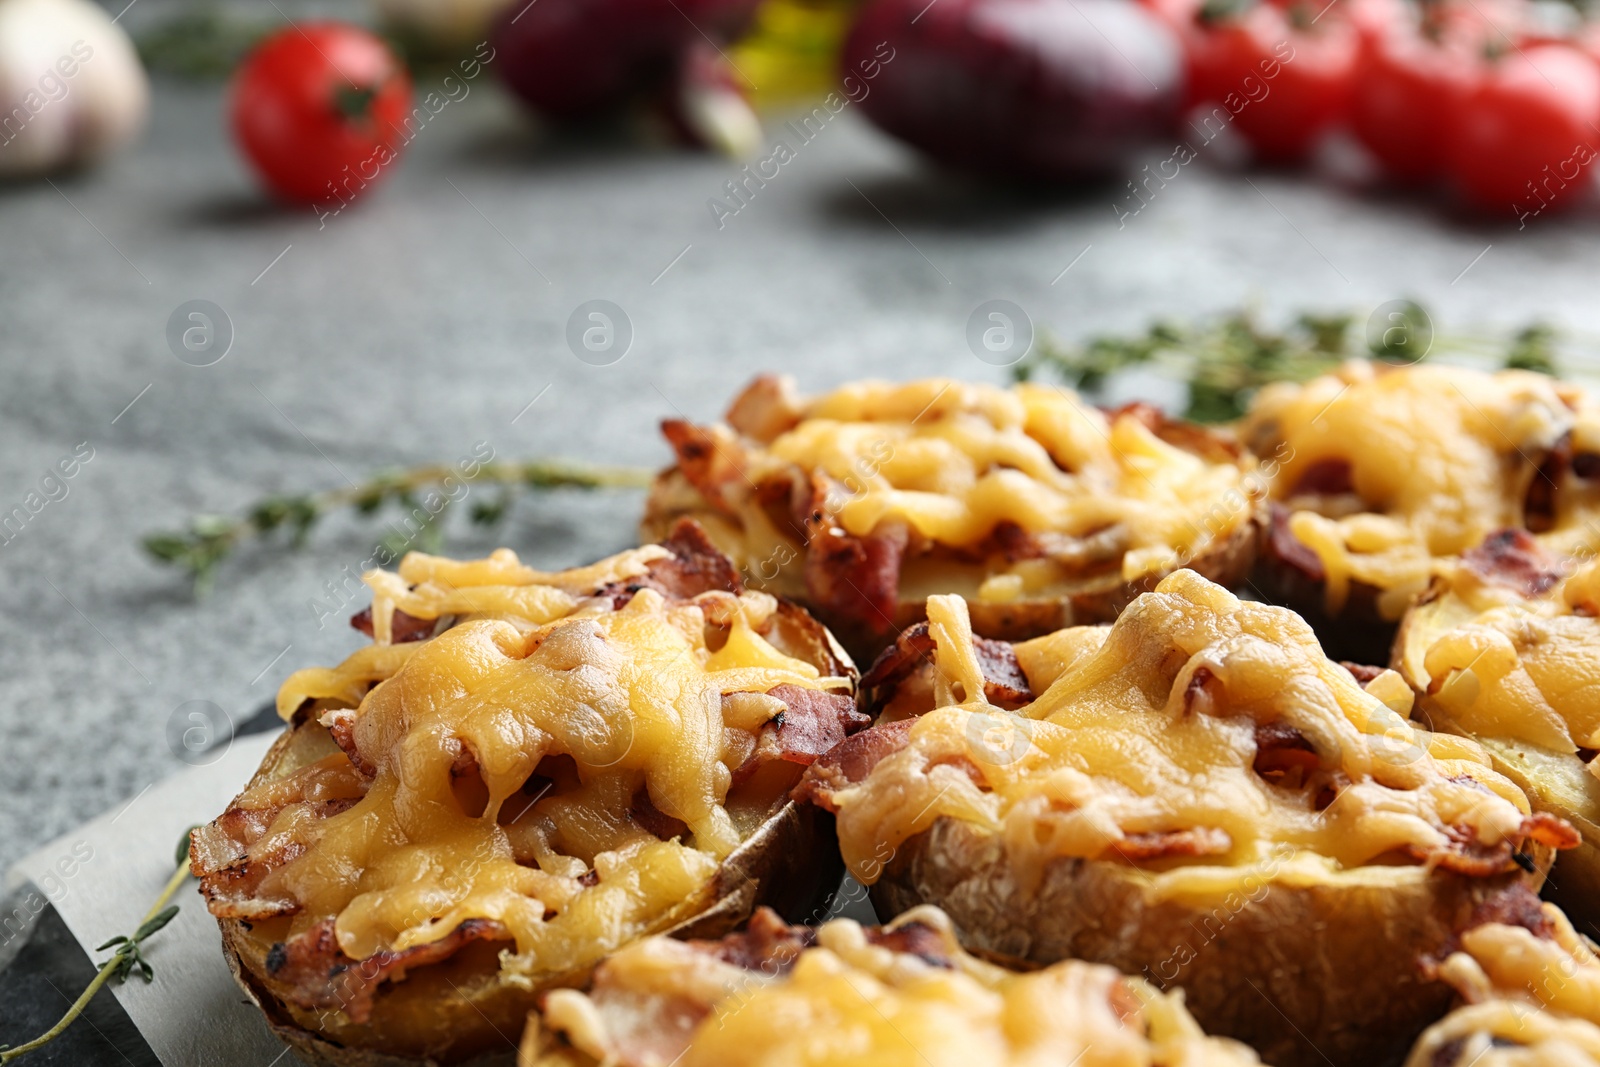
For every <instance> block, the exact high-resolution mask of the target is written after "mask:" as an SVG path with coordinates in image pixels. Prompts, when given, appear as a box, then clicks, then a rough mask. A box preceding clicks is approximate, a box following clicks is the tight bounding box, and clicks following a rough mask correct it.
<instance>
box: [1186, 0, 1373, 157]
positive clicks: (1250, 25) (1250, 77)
mask: <svg viewBox="0 0 1600 1067" xmlns="http://www.w3.org/2000/svg"><path fill="white" fill-rule="evenodd" d="M1303 10H1304V9H1297V10H1296V11H1295V16H1296V22H1303V23H1305V24H1306V28H1305V29H1298V28H1296V26H1295V24H1293V23H1291V20H1290V15H1289V14H1288V13H1286V12H1284V11H1283V10H1281V9H1280V8H1278V7H1277V6H1275V5H1273V4H1258V5H1257V6H1255V7H1252V8H1250V9H1248V10H1247V11H1244V12H1242V13H1240V14H1237V15H1232V16H1226V17H1223V18H1221V19H1217V20H1214V21H1212V22H1210V23H1209V25H1205V24H1204V22H1202V25H1203V26H1205V28H1204V32H1202V33H1201V34H1199V35H1198V36H1191V37H1190V39H1189V45H1190V48H1191V51H1190V56H1189V59H1190V71H1191V78H1192V96H1193V98H1194V100H1195V102H1197V103H1205V104H1209V105H1212V106H1213V108H1215V107H1216V106H1221V107H1223V108H1224V109H1225V110H1226V111H1227V112H1228V113H1229V114H1230V115H1231V116H1232V123H1233V125H1235V126H1237V127H1238V130H1239V132H1240V133H1241V134H1242V135H1243V136H1244V138H1245V140H1246V141H1247V142H1249V144H1250V147H1251V148H1252V149H1253V150H1254V153H1255V156H1256V159H1257V160H1259V161H1261V162H1263V163H1296V162H1299V161H1301V160H1303V159H1304V158H1305V157H1306V156H1307V155H1308V154H1309V153H1310V151H1311V149H1312V148H1313V147H1314V146H1315V145H1316V143H1317V141H1318V140H1319V139H1320V138H1321V137H1322V135H1323V134H1325V133H1326V132H1327V131H1328V130H1329V129H1330V128H1332V127H1333V126H1334V125H1335V124H1336V123H1338V122H1339V121H1340V120H1341V119H1343V118H1344V115H1345V112H1346V111H1347V109H1348V106H1349V99H1350V91H1351V88H1352V86H1353V84H1354V81H1355V75H1356V66H1357V63H1358V61H1359V58H1360V39H1359V36H1358V34H1357V32H1356V29H1355V27H1354V26H1353V25H1351V24H1350V23H1349V22H1348V21H1345V20H1344V18H1343V17H1342V16H1340V15H1338V14H1337V13H1332V14H1330V13H1329V11H1328V9H1327V8H1324V9H1323V11H1322V14H1323V15H1324V16H1326V17H1320V18H1318V17H1316V16H1317V12H1316V11H1314V10H1311V11H1310V16H1311V18H1314V19H1315V22H1314V24H1313V23H1312V22H1310V21H1309V20H1308V19H1305V18H1301V17H1300V16H1301V15H1302V13H1303ZM1202 20H1203V16H1202ZM1212 114H1213V115H1215V114H1216V112H1215V110H1213V111H1212Z"/></svg>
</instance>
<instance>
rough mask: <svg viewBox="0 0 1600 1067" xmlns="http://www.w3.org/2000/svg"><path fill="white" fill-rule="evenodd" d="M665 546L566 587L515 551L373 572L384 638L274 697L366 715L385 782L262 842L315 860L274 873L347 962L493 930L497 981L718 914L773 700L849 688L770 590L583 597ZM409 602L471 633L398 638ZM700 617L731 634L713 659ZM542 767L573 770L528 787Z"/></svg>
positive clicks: (748, 815) (359, 739)
mask: <svg viewBox="0 0 1600 1067" xmlns="http://www.w3.org/2000/svg"><path fill="white" fill-rule="evenodd" d="M665 554H666V552H665V550H663V549H660V548H656V547H650V548H645V549H639V550H635V551H633V552H628V553H624V554H622V555H621V556H617V557H615V558H613V559H611V560H607V561H605V562H604V563H601V564H597V565H596V566H594V567H589V568H584V569H581V570H576V571H567V572H562V573H559V574H544V573H541V572H537V571H533V570H531V569H529V568H526V567H523V566H522V565H521V564H520V563H519V562H518V561H517V558H516V556H515V555H514V554H513V553H511V552H509V551H507V550H501V551H499V552H496V553H495V554H494V555H493V556H491V557H490V558H489V559H487V560H480V561H476V562H471V563H455V562H452V561H448V560H440V559H434V558H431V557H426V556H420V555H411V556H408V557H407V558H406V559H405V561H404V562H403V563H402V565H401V569H400V574H399V575H389V574H382V573H374V574H369V575H367V576H366V580H367V582H368V584H369V585H371V586H372V588H373V591H374V609H373V616H374V622H375V629H376V631H377V634H378V643H377V644H375V645H374V646H372V647H371V648H369V649H364V650H362V651H361V652H358V653H356V654H355V655H354V656H352V657H350V659H349V660H347V661H346V662H345V663H344V664H342V665H341V666H340V667H338V668H335V669H333V670H312V671H302V672H300V673H298V674H296V675H294V676H293V677H291V678H290V679H289V680H288V682H287V683H286V684H285V685H284V687H283V691H282V692H281V693H280V694H279V707H280V710H282V711H284V712H286V713H292V712H293V711H294V709H296V708H298V707H299V706H300V705H301V703H302V702H303V701H306V700H311V701H314V703H313V705H312V708H313V709H314V711H315V712H317V713H320V714H321V715H322V721H323V722H324V723H325V724H329V723H332V722H333V721H334V720H335V719H336V718H337V717H339V716H341V715H346V716H347V715H348V714H349V712H348V711H341V709H349V708H355V717H354V738H355V743H356V748H357V750H358V751H359V753H360V754H361V756H362V757H363V758H364V759H365V760H367V761H369V762H370V763H371V764H372V765H373V766H374V767H375V770H376V773H375V775H374V776H373V778H372V780H371V782H370V784H369V785H368V786H367V788H366V791H365V793H364V795H362V796H361V798H360V800H359V801H358V802H357V803H356V804H355V805H354V807H351V808H350V809H349V810H347V811H344V812H342V813H340V814H336V815H332V816H330V817H327V818H321V819H319V818H315V817H313V816H312V815H311V813H309V812H308V811H306V810H304V809H303V808H299V807H291V808H289V809H286V810H285V811H284V813H283V815H281V816H280V817H279V818H278V820H277V822H276V823H275V824H274V825H273V826H272V827H271V828H270V829H269V830H268V833H267V839H268V840H269V841H280V840H282V839H284V838H287V839H288V840H290V841H292V842H294V843H295V844H296V845H298V846H303V848H304V852H303V853H302V854H300V855H299V856H298V857H297V858H294V859H292V860H290V861H289V862H288V863H287V864H285V865H283V866H282V867H280V868H278V869H276V870H274V871H272V873H270V874H269V875H268V876H267V878H266V879H265V881H264V882H263V883H262V894H263V895H264V896H267V897H272V898H282V897H287V898H289V899H291V900H293V901H295V902H297V903H298V904H299V905H300V911H299V912H298V914H296V916H295V918H294V920H293V930H294V932H298V931H300V930H303V929H306V928H307V927H309V926H311V925H314V924H315V923H317V922H319V921H320V920H323V919H326V918H329V917H336V919H337V922H336V925H335V931H336V933H337V937H338V942H339V946H340V948H341V949H342V950H343V951H344V952H345V954H346V955H348V956H350V957H352V958H354V959H362V958H365V957H367V956H370V955H372V954H373V953H376V952H380V951H385V950H403V949H406V948H410V947H413V946H417V945H422V944H427V943H429V942H431V941H434V940H437V939H439V938H442V937H444V936H446V935H447V934H449V933H450V932H451V931H453V930H454V929H455V928H456V927H457V926H458V925H459V924H460V923H462V922H464V921H467V920H469V919H488V920H494V921H496V922H499V923H502V924H504V925H505V927H506V928H507V930H508V931H509V933H510V936H511V937H512V938H513V939H514V940H515V949H514V952H511V953H508V954H507V955H506V956H505V957H504V958H503V960H502V965H503V967H504V969H505V970H507V971H509V972H513V973H516V972H520V973H528V974H532V973H536V972H540V971H545V970H550V969H561V970H566V969H568V968H577V967H581V966H582V965H584V964H585V963H587V962H592V961H593V960H594V959H595V958H598V956H599V955H600V954H602V953H604V952H605V951H608V950H610V949H612V948H615V947H616V946H618V945H620V944H623V943H625V942H626V941H628V940H629V939H631V938H633V937H637V936H639V935H640V934H643V933H648V932H650V931H652V930H655V929H660V928H662V926H663V924H664V923H666V922H667V921H668V920H671V919H672V918H673V917H674V916H676V915H679V913H684V914H692V913H693V912H694V911H696V910H698V909H699V908H700V907H703V906H704V905H705V904H706V903H707V901H705V900H704V899H702V898H703V897H704V895H705V894H706V892H707V887H708V881H709V880H710V879H711V877H712V875H713V874H714V873H715V872H716V869H717V867H718V864H719V861H720V860H721V859H723V858H724V857H726V856H727V855H728V854H729V853H731V852H732V851H733V850H734V849H735V848H736V847H737V846H738V845H739V843H740V841H741V840H742V839H743V837H745V836H747V835H748V834H749V833H750V832H751V831H752V830H753V829H754V828H755V827H756V826H757V825H759V823H760V822H761V821H762V820H764V819H765V818H766V817H767V816H768V815H769V814H770V811H769V810H768V808H769V806H770V803H771V800H770V798H769V799H767V800H763V801H762V803H761V808H760V810H751V811H741V810H734V809H730V807H729V806H728V804H727V800H728V793H729V787H730V779H731V772H732V770H733V769H734V768H737V767H738V766H739V765H740V763H741V762H742V761H743V760H744V758H745V757H746V756H748V755H749V754H750V752H751V751H752V750H753V747H754V744H755V737H756V733H757V731H759V729H760V728H761V726H762V725H763V724H764V723H766V722H767V721H768V720H769V719H770V718H771V717H772V716H773V715H774V714H776V713H777V712H778V711H781V710H782V709H783V706H784V705H783V704H782V702H781V701H778V700H776V699H773V698H769V697H764V696H762V695H761V694H764V693H766V692H767V691H768V690H770V689H772V688H773V687H774V686H778V685H783V684H790V685H796V686H801V687H805V688H811V689H827V688H840V687H848V684H849V683H848V682H847V681H846V680H844V679H838V678H825V677H821V676H819V672H818V670H817V668H816V667H814V666H813V665H811V664H810V663H807V662H804V661H801V660H798V659H794V658H791V657H789V656H787V655H785V654H783V653H782V652H780V651H779V650H778V649H777V648H775V647H774V646H773V645H772V644H770V643H768V642H767V641H766V640H765V639H764V638H763V637H762V636H761V635H760V634H759V633H758V632H757V630H758V629H760V628H762V625H763V623H764V622H765V621H766V620H767V619H768V618H769V617H770V616H771V615H772V613H773V612H774V610H775V609H776V607H777V603H776V601H775V600H773V598H772V597H770V596H768V595H766V594H764V593H754V592H751V593H745V594H742V595H740V596H737V597H736V596H734V595H733V594H731V593H720V592H717V593H706V594H702V595H701V596H699V597H696V598H695V599H694V600H692V601H683V602H672V601H668V600H667V599H666V598H664V597H663V596H662V595H661V594H660V593H658V592H656V591H655V590H653V589H649V588H645V589H643V590H641V591H639V592H638V593H637V594H636V595H634V597H633V598H632V600H631V601H629V602H628V604H627V605H626V606H624V607H623V608H621V609H620V610H614V609H613V608H612V600H611V598H610V597H609V596H603V597H590V596H588V594H589V593H590V592H592V591H593V590H594V589H595V588H597V587H599V586H602V585H604V584H606V583H609V582H612V581H617V580H621V579H625V578H631V577H636V576H638V575H640V574H643V573H644V572H645V570H646V568H647V566H648V564H649V562H650V561H652V560H654V559H658V558H660V557H661V556H663V555H665ZM396 608H399V609H402V610H404V611H406V612H407V613H409V614H412V615H416V616H418V617H421V618H434V617H440V616H445V615H453V616H456V617H457V619H458V620H459V621H457V622H456V624H455V625H454V626H453V627H451V628H449V629H447V630H445V631H444V632H443V633H440V634H439V635H438V636H435V637H432V638H430V639H427V640H423V641H418V642H414V643H409V644H405V645H389V644H387V643H386V640H387V637H388V631H389V624H390V621H391V619H392V613H393V611H394V610H395V609H396ZM708 615H715V616H716V618H718V619H722V620H726V623H725V624H726V625H727V626H728V627H729V628H728V629H727V630H726V631H725V633H726V640H725V641H724V642H722V643H721V644H720V646H719V647H717V648H715V649H713V648H711V647H708V645H707V630H708V627H707V617H708ZM719 632H723V631H719ZM374 682H376V685H375V686H373V687H372V688H371V689H370V691H367V687H368V686H372V684H373V683H374ZM463 755H465V756H466V759H467V765H466V766H465V767H463V765H462V757H463ZM546 757H566V758H568V759H570V761H571V762H570V764H568V765H567V766H568V767H570V768H571V770H570V771H563V772H560V773H559V774H557V780H553V781H551V782H549V783H547V784H545V785H543V786H541V787H540V788H538V789H531V788H528V787H527V786H528V784H529V781H530V776H531V775H533V774H534V773H535V771H536V769H538V768H540V766H541V760H543V759H545V758H546ZM332 759H333V760H335V761H342V760H343V759H344V757H343V756H335V757H332ZM317 771H318V768H317V767H312V768H306V769H303V770H301V771H298V772H295V773H297V774H300V775H312V774H315V773H317ZM453 771H454V773H453ZM572 771H575V776H574V775H573V774H572ZM563 776H564V777H563ZM283 785H284V783H283V782H282V781H271V782H267V783H264V784H263V785H262V786H258V787H257V789H258V790H261V791H271V790H273V789H282V788H283ZM641 793H643V794H645V795H647V796H648V798H649V801H650V803H651V804H653V805H654V806H655V808H656V809H658V810H659V812H661V813H662V814H664V815H666V816H668V817H670V818H673V819H678V820H681V821H682V822H683V823H684V824H686V826H687V830H686V832H685V833H684V834H683V835H682V836H681V837H678V838H673V839H672V840H661V839H659V838H657V836H656V835H655V834H653V833H650V832H647V830H645V829H644V828H642V827H641V826H640V825H639V824H637V823H636V822H635V821H634V820H633V819H632V818H631V817H630V814H629V813H630V811H631V810H632V808H633V807H634V806H635V805H636V803H637V799H636V798H637V797H638V796H639V795H640V794H641ZM241 799H242V801H243V802H244V803H245V805H246V806H249V803H250V801H251V799H252V798H251V796H250V794H248V793H247V794H246V796H245V797H244V798H241ZM519 860H520V862H519ZM591 872H592V873H591Z"/></svg>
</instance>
